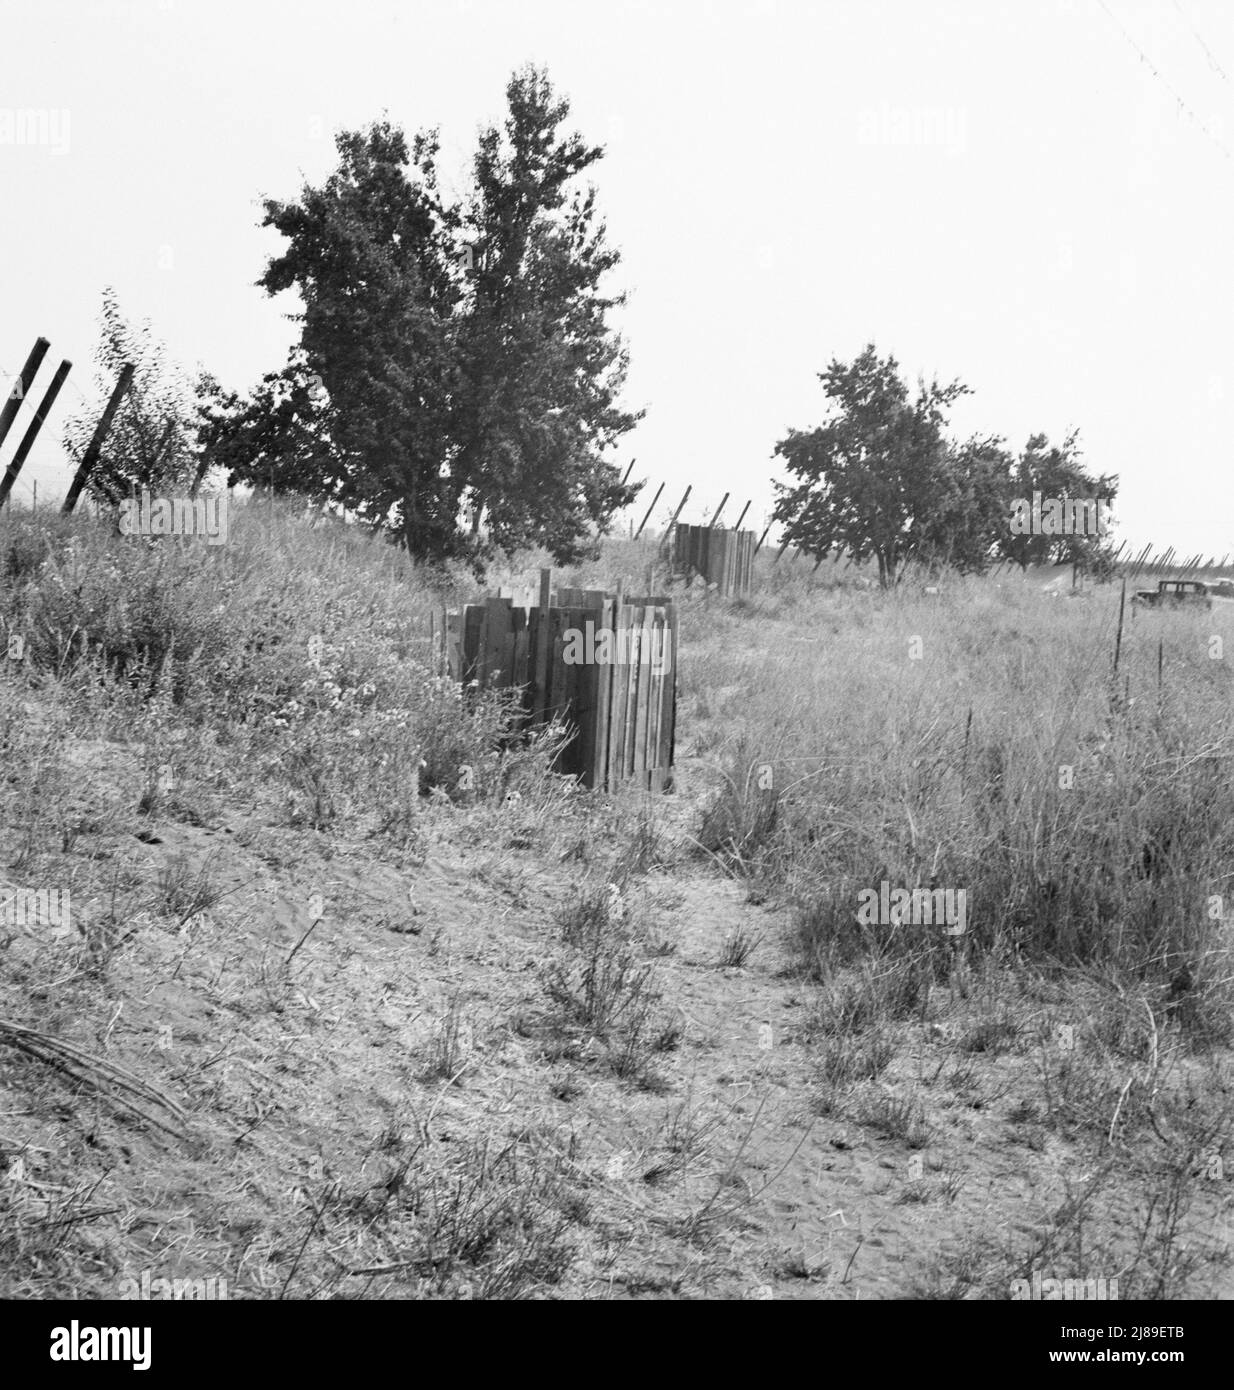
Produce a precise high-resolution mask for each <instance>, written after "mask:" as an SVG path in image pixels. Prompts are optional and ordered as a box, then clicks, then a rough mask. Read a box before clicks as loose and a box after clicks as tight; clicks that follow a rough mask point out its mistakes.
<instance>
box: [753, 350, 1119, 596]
mask: <svg viewBox="0 0 1234 1390" xmlns="http://www.w3.org/2000/svg"><path fill="white" fill-rule="evenodd" d="M819 379H820V381H821V382H822V383H823V389H824V391H825V393H826V395H827V399H828V405H829V409H828V414H827V418H826V419H825V421H824V423H823V424H821V425H819V426H817V427H816V428H814V429H811V430H790V431H789V432H788V434H787V435H786V436H785V438H784V439H782V440H781V441H780V442H779V443H778V444H777V445H776V446H775V452H776V454H778V455H780V456H781V457H783V458H784V459H785V461H786V465H787V468H788V472H789V473H790V474H791V475H792V476H793V478H794V481H793V482H791V483H789V484H777V485H776V486H777V487H778V488H779V492H780V497H779V500H778V502H777V504H776V509H775V513H774V515H775V519H776V521H778V522H780V523H782V524H784V525H785V526H786V528H787V529H786V532H785V534H786V537H787V539H788V540H790V541H792V542H793V543H794V544H796V545H798V546H800V547H801V548H802V549H803V550H806V551H808V552H809V553H811V554H813V555H815V556H818V557H821V556H823V555H824V554H826V553H827V552H828V551H830V550H838V551H842V552H845V553H847V554H848V555H850V556H851V557H852V558H853V559H854V560H856V561H860V560H863V559H866V558H867V557H869V556H870V555H873V556H874V557H875V558H876V560H877V562H878V572H879V581H880V583H881V584H883V585H884V586H885V587H886V586H889V585H892V584H895V583H897V582H898V581H899V579H900V578H901V577H902V576H903V573H904V570H905V566H906V565H907V564H908V563H909V562H910V561H913V562H916V563H920V564H924V565H928V566H932V567H935V568H942V567H949V568H951V569H953V570H955V571H957V572H959V573H962V574H966V573H967V574H980V573H983V572H984V571H985V570H986V569H987V568H988V567H989V566H990V564H991V563H992V562H994V561H995V560H998V559H1010V560H1015V561H1016V562H1017V563H1019V564H1021V565H1023V566H1027V565H1028V564H1030V563H1039V564H1048V563H1055V564H1059V563H1075V564H1078V565H1081V566H1083V567H1084V568H1086V569H1089V570H1091V571H1093V572H1094V573H1104V572H1105V571H1106V570H1108V568H1109V563H1108V562H1109V555H1108V543H1107V542H1106V541H1105V540H1104V538H1102V537H1100V536H1089V535H1082V534H1071V535H1059V536H1051V535H1045V534H1035V535H1025V536H1021V535H1016V534H1014V532H1013V530H1012V527H1011V516H1012V509H1013V503H1014V502H1015V500H1016V499H1017V498H1019V497H1024V498H1030V499H1031V495H1032V493H1033V491H1034V490H1036V491H1037V492H1039V493H1041V494H1042V495H1043V496H1048V497H1056V498H1059V499H1064V498H1086V499H1087V498H1095V497H1100V498H1101V499H1102V501H1103V504H1105V505H1108V504H1109V503H1111V502H1112V501H1113V499H1114V497H1115V496H1116V495H1117V478H1116V477H1113V476H1105V475H1103V476H1101V477H1098V478H1094V477H1092V476H1090V475H1089V474H1088V473H1087V472H1086V470H1085V469H1084V467H1083V466H1082V464H1081V462H1080V458H1079V449H1078V445H1077V436H1076V435H1075V433H1072V434H1070V435H1068V437H1067V439H1066V440H1065V441H1064V443H1063V445H1062V446H1061V447H1059V448H1054V447H1051V446H1050V444H1049V441H1048V440H1047V438H1046V437H1045V436H1044V435H1041V434H1037V435H1033V436H1032V438H1030V439H1029V441H1028V445H1027V447H1026V448H1025V450H1024V451H1023V453H1021V454H1020V456H1019V457H1018V458H1016V457H1014V456H1013V455H1012V454H1011V453H1010V452H1009V451H1008V450H1007V448H1006V445H1005V441H1004V440H1003V439H1002V438H1001V437H999V436H995V435H990V436H974V437H973V438H970V439H968V440H966V441H964V442H963V443H956V442H954V441H951V440H949V439H948V438H947V435H946V424H947V412H948V410H949V409H950V407H951V406H952V405H953V404H954V402H955V401H956V400H958V399H959V398H960V397H961V396H963V395H966V394H968V388H967V387H966V386H964V385H962V384H961V383H959V382H952V383H950V384H949V385H940V384H939V383H938V381H937V380H934V381H931V382H930V383H928V384H927V383H926V382H925V381H919V382H918V384H917V390H916V392H915V393H913V392H910V390H909V388H908V386H907V384H906V383H905V382H904V381H903V379H902V378H901V376H900V372H899V367H898V364H897V363H896V361H895V359H894V358H893V357H885V358H884V357H880V356H879V355H878V353H877V351H876V350H875V348H874V345H873V344H870V345H869V346H867V347H866V349H865V351H864V352H862V353H861V354H860V356H858V357H857V358H855V359H854V360H853V361H852V362H851V363H845V362H841V361H839V360H833V361H832V362H831V364H830V366H829V367H828V368H827V370H826V371H825V372H823V373H821V374H820V377H819Z"/></svg>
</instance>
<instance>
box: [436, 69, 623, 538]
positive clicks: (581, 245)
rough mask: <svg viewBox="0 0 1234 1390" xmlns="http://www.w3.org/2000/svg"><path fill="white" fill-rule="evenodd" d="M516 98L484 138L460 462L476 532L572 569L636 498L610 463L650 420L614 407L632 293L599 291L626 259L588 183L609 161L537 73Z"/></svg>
mask: <svg viewBox="0 0 1234 1390" xmlns="http://www.w3.org/2000/svg"><path fill="white" fill-rule="evenodd" d="M506 98H507V104H508V115H507V117H506V121H505V126H504V131H502V132H499V131H498V130H497V129H496V128H495V127H490V128H488V129H486V130H485V131H483V132H482V134H481V137H480V145H479V150H478V152H477V154H476V158H475V167H474V174H475V188H474V192H473V194H472V196H471V198H470V199H469V202H468V208H467V215H466V222H467V228H468V235H469V237H470V239H471V241H472V255H471V259H472V262H473V264H472V270H471V274H470V275H469V278H468V289H469V293H468V297H467V302H466V306H465V309H466V312H465V315H464V318H463V321H462V325H461V333H460V340H461V353H460V359H461V363H462V377H463V385H462V390H461V396H460V410H459V426H460V428H459V439H460V442H461V454H462V457H461V465H462V472H463V474H464V476H465V477H466V479H467V481H468V483H469V484H470V486H471V488H472V502H473V526H474V527H476V528H478V526H479V523H480V519H481V516H482V515H485V516H486V517H487V521H488V526H489V533H490V535H491V537H492V539H493V541H494V543H495V544H497V545H500V546H502V547H504V548H510V547H513V546H516V545H520V544H525V543H528V542H532V543H538V544H542V545H545V546H547V547H549V548H550V549H551V550H553V551H554V552H555V553H556V554H557V555H558V556H559V558H561V559H562V560H563V561H565V560H570V559H574V558H577V555H578V553H579V552H580V550H581V548H582V547H583V544H584V538H585V537H586V536H587V535H588V534H589V533H590V531H591V530H592V528H595V529H596V530H603V529H604V528H605V527H606V525H607V524H608V522H609V520H610V518H611V517H612V515H613V513H614V512H615V511H617V510H618V509H620V508H621V507H623V506H625V505H627V504H628V503H629V502H630V501H632V500H633V498H634V496H635V495H636V492H637V488H636V487H622V485H621V483H620V477H619V474H618V471H617V469H616V468H615V467H614V466H613V464H611V463H609V462H607V461H606V460H605V459H604V454H605V452H606V451H607V450H609V449H610V448H611V447H612V446H613V445H615V443H616V442H617V440H618V439H619V438H620V437H621V435H623V434H624V433H625V432H626V431H627V430H629V429H632V428H633V426H634V424H635V423H636V422H637V420H638V419H639V418H640V417H639V416H638V415H635V414H630V413H628V412H626V411H624V410H623V409H621V408H620V406H619V405H618V403H617V398H618V396H619V394H620V392H621V389H622V387H623V385H624V381H625V374H626V365H627V359H626V354H625V351H624V349H623V347H622V344H621V342H620V340H619V338H618V337H617V336H616V335H615V334H613V333H612V332H611V331H610V330H609V328H608V326H607V315H608V313H609V311H610V310H612V309H613V308H615V307H617V306H619V305H621V304H622V303H624V296H617V295H608V294H605V293H604V292H603V290H602V288H601V286H602V282H603V281H604V279H605V277H606V276H607V274H608V273H609V272H610V271H612V270H613V269H614V268H615V267H616V265H617V264H618V262H619V259H620V257H619V254H618V253H617V252H616V251H615V250H613V249H612V248H611V247H609V246H608V245H607V242H606V231H605V227H604V225H603V223H602V222H601V221H600V220H599V218H598V214H597V209H596V200H595V190H594V189H593V188H590V187H588V188H585V189H584V188H579V187H578V186H577V184H578V179H579V176H580V175H582V174H583V173H584V172H585V171H586V170H588V169H589V168H591V167H592V166H593V165H594V164H595V163H596V162H597V161H598V160H599V159H600V158H601V156H602V154H603V151H602V150H601V149H600V148H598V147H589V146H587V145H585V144H584V142H583V141H582V139H581V137H580V136H578V135H577V134H572V135H566V134H563V133H562V125H563V123H564V122H565V120H566V118H567V116H568V115H569V104H568V102H566V101H565V100H564V99H562V98H559V97H558V96H556V95H555V93H554V91H553V88H552V85H551V83H550V82H549V79H548V76H547V74H546V73H544V72H543V71H540V70H537V69H535V68H533V67H528V68H525V69H524V70H523V71H522V72H520V73H517V74H516V75H515V76H514V77H513V78H512V79H511V81H510V83H509V85H508V87H507V89H506ZM571 190H572V191H571Z"/></svg>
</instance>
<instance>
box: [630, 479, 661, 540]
mask: <svg viewBox="0 0 1234 1390" xmlns="http://www.w3.org/2000/svg"><path fill="white" fill-rule="evenodd" d="M663 491H664V484H663V483H661V484H660V486H659V487H658V488H657V489H656V495H655V496H654V497H653V498H652V499H651V506H650V507H648V508H647V515H646V516H645V517H644V518H643V520H642V523H641V524H640V526H639V528H638V530H637V531H635V533H634V535H633V537H632V538H631V539H633V540H638V538H639V537H640V536H641V535H642V534H643V527H644V526H646V525H647V523H648V521H650V520H651V514H652V512H654V511H655V509H656V503H657V502H658V501H659V500H660V493H662V492H663Z"/></svg>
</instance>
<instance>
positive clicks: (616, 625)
mask: <svg viewBox="0 0 1234 1390" xmlns="http://www.w3.org/2000/svg"><path fill="white" fill-rule="evenodd" d="M629 628H630V609H629V607H628V606H627V604H626V603H625V601H624V600H622V599H620V598H619V599H618V601H617V606H616V610H615V612H614V614H613V640H614V642H615V644H616V650H615V651H614V654H613V655H614V665H613V683H612V692H611V694H610V696H609V731H608V789H609V791H616V790H617V788H618V787H619V786H620V785H621V784H622V782H624V781H625V750H626V706H627V704H628V703H629V695H630V660H629Z"/></svg>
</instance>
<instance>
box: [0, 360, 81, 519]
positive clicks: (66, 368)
mask: <svg viewBox="0 0 1234 1390" xmlns="http://www.w3.org/2000/svg"><path fill="white" fill-rule="evenodd" d="M72 367H73V364H72V363H71V362H61V363H60V365H59V366H58V367H57V368H56V374H55V376H53V377H52V379H51V384H50V385H49V386H48V388H47V391H46V393H45V394H44V396H43V399H42V400H41V401H40V402H39V408H38V409H37V410H36V411H35V412H34V419H33V420H31V421H30V424H29V426H28V427H27V429H26V432H25V434H24V435H22V438H21V443H20V444H19V445H18V446H17V452H16V453H15V454H14V455H13V459H12V462H11V463H10V464H9V466H8V468H7V469H6V470H5V474H4V477H3V478H2V479H0V507H3V506H4V504H5V503H6V502H7V501H8V500H9V493H10V492H11V491H12V490H13V484H14V483H15V482H16V481H17V475H18V474H19V473H20V472H21V470H22V465H23V464H24V463H25V461H26V457H27V455H28V454H29V453H30V450H31V449H32V448H33V447H34V441H35V440H36V439H37V438H38V437H39V431H40V430H41V429H42V428H43V421H44V420H46V419H47V415H48V412H49V411H50V410H51V408H52V406H53V405H55V403H56V397H57V396H58V395H59V394H60V388H61V387H62V386H63V385H64V379H65V377H66V376H68V374H69V372H70V371H71V370H72ZM37 487H38V484H37V483H35V488H36V489H37ZM36 499H37V493H36Z"/></svg>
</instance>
